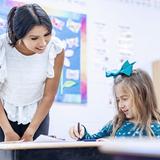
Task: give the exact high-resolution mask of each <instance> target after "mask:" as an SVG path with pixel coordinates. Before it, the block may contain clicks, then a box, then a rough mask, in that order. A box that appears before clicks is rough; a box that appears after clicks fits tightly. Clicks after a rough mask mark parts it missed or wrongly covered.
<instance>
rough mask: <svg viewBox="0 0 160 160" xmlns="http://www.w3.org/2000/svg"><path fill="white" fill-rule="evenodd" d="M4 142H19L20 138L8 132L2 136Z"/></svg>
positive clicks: (14, 133)
mask: <svg viewBox="0 0 160 160" xmlns="http://www.w3.org/2000/svg"><path fill="white" fill-rule="evenodd" d="M4 136H5V138H4V141H19V140H20V136H19V135H18V134H17V133H16V132H15V131H10V132H7V133H5V134H4Z"/></svg>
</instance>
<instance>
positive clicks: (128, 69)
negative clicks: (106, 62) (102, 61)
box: [106, 60, 136, 77]
mask: <svg viewBox="0 0 160 160" xmlns="http://www.w3.org/2000/svg"><path fill="white" fill-rule="evenodd" d="M135 63H136V62H133V63H129V62H128V60H127V61H125V62H124V63H123V65H122V67H121V69H120V70H112V71H107V72H106V77H111V76H113V77H116V76H118V75H123V74H124V75H126V76H128V77H129V76H130V75H131V74H132V71H133V65H134V64H135Z"/></svg>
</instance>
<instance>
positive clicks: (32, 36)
mask: <svg viewBox="0 0 160 160" xmlns="http://www.w3.org/2000/svg"><path fill="white" fill-rule="evenodd" d="M50 40H51V33H49V32H48V30H47V28H46V27H44V26H34V27H33V28H32V29H31V30H30V31H29V32H28V34H27V35H26V36H25V37H24V38H23V39H22V41H23V44H24V46H25V48H26V51H27V50H28V52H29V53H42V52H43V51H44V50H45V48H46V47H47V44H48V43H49V41H50Z"/></svg>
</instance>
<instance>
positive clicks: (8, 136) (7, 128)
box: [0, 100, 20, 141]
mask: <svg viewBox="0 0 160 160" xmlns="http://www.w3.org/2000/svg"><path fill="white" fill-rule="evenodd" d="M0 113H1V116H0V127H1V128H2V130H3V132H4V136H5V137H4V138H5V139H4V140H5V141H17V140H19V139H20V137H19V135H18V134H17V133H16V132H15V131H14V130H13V128H12V127H11V125H10V123H9V121H8V118H7V116H6V113H5V111H4V108H3V105H2V102H1V100H0Z"/></svg>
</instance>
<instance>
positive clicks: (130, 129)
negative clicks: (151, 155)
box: [82, 120, 160, 140]
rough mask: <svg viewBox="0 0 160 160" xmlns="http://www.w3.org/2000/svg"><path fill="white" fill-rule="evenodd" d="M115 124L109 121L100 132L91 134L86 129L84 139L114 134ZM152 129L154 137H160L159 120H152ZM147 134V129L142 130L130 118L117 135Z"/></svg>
mask: <svg viewBox="0 0 160 160" xmlns="http://www.w3.org/2000/svg"><path fill="white" fill-rule="evenodd" d="M112 129H113V125H112V122H109V123H107V124H106V125H105V126H104V127H103V128H102V129H101V130H100V131H99V132H98V133H96V134H93V135H91V134H89V133H88V132H87V130H86V129H85V135H84V136H83V138H82V140H84V139H98V138H105V137H108V136H110V135H111V134H112ZM151 129H152V131H153V133H154V137H156V138H160V124H159V123H158V122H156V121H155V122H152V124H151ZM140 136H146V131H145V130H143V131H142V132H140V130H139V129H138V128H136V127H135V124H134V123H133V122H130V121H128V120H126V121H124V122H123V123H122V126H121V127H120V128H119V129H118V130H117V131H116V133H115V137H140Z"/></svg>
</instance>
